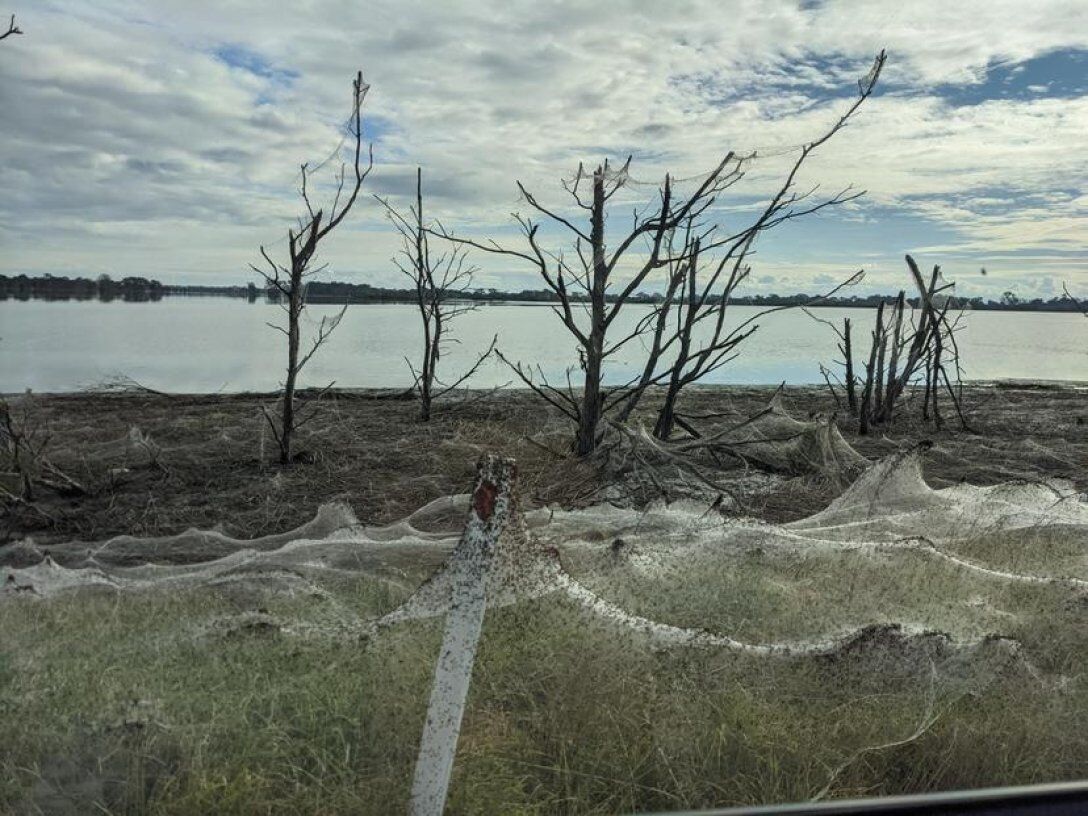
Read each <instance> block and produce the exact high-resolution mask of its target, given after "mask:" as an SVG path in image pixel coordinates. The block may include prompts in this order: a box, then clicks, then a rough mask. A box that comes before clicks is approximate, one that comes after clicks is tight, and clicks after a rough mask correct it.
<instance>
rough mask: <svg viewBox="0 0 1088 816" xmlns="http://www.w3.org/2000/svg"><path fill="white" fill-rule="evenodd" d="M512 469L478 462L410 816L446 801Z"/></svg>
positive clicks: (432, 812)
mask: <svg viewBox="0 0 1088 816" xmlns="http://www.w3.org/2000/svg"><path fill="white" fill-rule="evenodd" d="M513 475H514V463H513V461H512V460H509V459H500V458H498V457H496V456H487V457H484V458H483V459H481V460H480V463H479V465H478V476H477V481H476V489H475V490H474V491H473V494H472V509H471V510H470V511H469V519H468V525H467V526H466V528H465V532H464V534H463V535H462V536H461V540H460V541H459V542H458V544H457V546H456V547H455V548H454V551H453V557H452V559H451V562H452V563H451V564H450V577H451V579H452V586H451V588H450V610H449V614H448V616H447V618H446V631H445V635H444V636H443V638H442V650H441V651H440V652H439V655H438V663H437V665H436V666H435V671H434V686H433V687H432V688H431V701H430V705H429V706H428V708H427V722H426V723H425V724H424V726H423V737H422V739H421V740H420V745H419V756H418V758H417V759H416V770H415V778H414V779H413V780H412V799H411V804H410V806H409V812H410V813H411V816H442V811H443V810H444V808H445V806H446V793H447V791H448V790H449V785H450V775H451V773H452V772H453V759H454V755H455V754H456V752H457V738H458V736H459V735H460V733H461V719H462V717H463V716H464V713H465V700H466V698H467V697H468V687H469V682H470V681H471V679H472V664H473V661H474V660H475V658H476V646H477V644H478V643H479V639H480V630H481V628H482V627H483V622H484V612H485V610H486V608H487V578H488V574H489V573H490V570H491V562H492V559H493V557H494V554H495V548H496V546H497V544H498V539H499V535H500V534H501V532H502V529H503V527H504V526H505V524H506V521H507V518H508V516H509V512H510V510H511V507H512V503H511V493H512V490H513Z"/></svg>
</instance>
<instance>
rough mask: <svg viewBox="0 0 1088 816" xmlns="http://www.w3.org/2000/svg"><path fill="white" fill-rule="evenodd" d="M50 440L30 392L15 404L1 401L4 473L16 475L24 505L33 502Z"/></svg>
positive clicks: (0, 438) (0, 445) (10, 401)
mask: <svg viewBox="0 0 1088 816" xmlns="http://www.w3.org/2000/svg"><path fill="white" fill-rule="evenodd" d="M51 438H52V434H50V432H49V429H48V428H47V427H46V424H45V422H44V420H43V418H42V414H41V412H40V411H38V410H37V403H36V401H35V399H34V395H33V394H32V393H31V391H30V390H29V389H28V390H27V392H26V393H25V394H24V395H23V396H21V397H18V398H16V399H14V400H8V399H0V451H2V455H3V458H4V463H5V465H6V467H5V470H9V472H10V473H13V474H15V476H16V480H17V481H18V483H19V486H18V490H19V494H18V496H19V498H22V499H23V500H24V501H28V502H31V501H34V500H35V498H36V491H35V487H36V485H37V484H38V483H39V481H40V479H41V476H42V473H43V470H44V469H45V452H46V449H47V448H48V447H49V442H50V440H51ZM13 495H15V494H13Z"/></svg>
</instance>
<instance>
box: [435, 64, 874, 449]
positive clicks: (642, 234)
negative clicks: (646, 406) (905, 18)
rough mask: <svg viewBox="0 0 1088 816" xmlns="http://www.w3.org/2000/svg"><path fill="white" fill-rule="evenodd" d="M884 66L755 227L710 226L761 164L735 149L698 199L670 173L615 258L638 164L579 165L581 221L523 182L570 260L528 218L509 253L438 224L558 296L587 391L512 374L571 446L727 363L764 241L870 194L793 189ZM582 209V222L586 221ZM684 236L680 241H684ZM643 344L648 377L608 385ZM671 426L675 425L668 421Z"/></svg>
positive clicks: (571, 188) (519, 369) (576, 199)
mask: <svg viewBox="0 0 1088 816" xmlns="http://www.w3.org/2000/svg"><path fill="white" fill-rule="evenodd" d="M884 59H885V55H884V54H883V52H882V53H881V54H880V55H879V56H878V57H877V59H876V61H875V62H874V65H873V69H872V70H871V71H870V72H869V74H868V75H867V76H866V77H865V78H864V79H863V80H861V81H860V83H859V89H860V94H859V98H858V100H857V101H856V102H855V103H854V105H853V106H852V107H851V108H850V109H849V110H848V111H847V113H846V114H844V115H843V116H842V117H841V118H840V119H839V120H838V122H837V123H836V124H835V125H834V126H833V127H832V128H831V129H830V130H829V131H828V132H827V133H825V134H824V135H823V136H822V137H820V138H819V139H817V140H815V141H814V142H811V143H809V144H807V145H805V146H803V147H802V149H801V154H800V156H799V157H798V159H797V160H796V161H795V163H794V164H793V166H792V168H791V169H790V171H789V172H788V174H787V176H786V178H785V180H784V181H783V183H782V185H781V186H780V187H779V189H778V190H777V192H776V193H775V195H773V196H772V198H771V200H770V202H769V203H768V205H767V206H766V208H765V209H764V210H763V211H762V212H761V213H760V214H759V216H758V217H757V218H756V219H755V221H754V222H753V223H751V224H749V225H747V226H745V227H743V228H742V229H740V230H737V231H731V232H730V231H726V230H724V229H719V228H718V227H717V226H715V225H708V224H707V223H706V220H705V219H704V217H706V218H708V217H709V215H708V210H709V208H710V207H711V206H712V205H713V204H714V202H715V201H716V200H717V197H718V196H719V195H720V194H722V193H723V192H725V191H726V190H728V189H729V188H730V187H732V186H733V185H734V184H736V183H737V182H738V181H739V180H740V179H741V178H743V176H744V172H743V167H744V166H745V164H746V163H747V162H749V161H750V160H751V159H753V158H754V155H748V156H738V155H737V154H736V153H734V152H729V153H728V154H726V156H725V157H724V158H723V159H722V160H721V162H720V163H719V164H718V165H717V166H716V167H715V168H714V169H713V170H711V171H710V172H709V173H707V174H706V175H705V177H703V180H702V182H701V183H700V184H698V185H697V187H696V188H695V190H694V192H692V193H691V194H689V195H686V196H685V195H678V194H677V193H676V192H675V189H674V182H673V179H672V178H671V177H670V176H666V177H665V181H664V184H663V186H662V187H661V188H660V190H659V195H658V199H657V201H656V202H653V203H651V204H649V205H647V206H646V207H644V208H643V209H641V210H636V212H635V215H634V218H633V220H632V222H631V224H630V227H629V228H628V229H626V230H625V231H624V232H622V233H620V234H619V235H618V236H616V239H617V240H616V241H615V242H613V243H612V245H613V246H615V249H611V250H610V249H609V242H607V241H606V237H605V224H606V221H607V219H608V214H609V210H610V207H609V202H610V201H611V199H612V198H613V197H614V196H615V195H616V193H617V192H618V191H619V190H620V189H621V188H622V187H623V186H624V185H625V184H626V182H627V181H628V177H629V176H628V173H629V169H630V163H631V159H630V158H628V159H627V161H626V162H625V163H624V164H623V166H622V167H621V168H619V170H614V169H612V168H611V167H610V166H609V163H608V162H607V161H606V162H604V164H602V165H599V166H598V167H597V168H596V169H595V170H594V171H593V172H592V173H586V172H584V171H583V168H582V166H579V168H578V172H577V174H576V175H575V177H574V179H573V180H572V181H571V182H569V183H567V182H564V185H563V186H564V188H565V189H566V191H567V192H568V194H569V195H570V196H571V198H572V202H571V203H572V204H573V210H574V212H575V213H576V214H575V215H574V216H573V217H567V215H565V214H564V213H563V212H560V211H559V210H556V209H553V208H551V207H548V206H546V205H544V204H542V203H540V202H539V201H538V200H537V199H536V197H535V196H534V195H533V194H532V193H530V192H529V191H528V190H526V189H525V187H524V186H523V185H522V184H521V182H518V189H519V191H520V192H521V195H522V197H523V198H524V200H525V201H526V203H527V204H528V205H529V207H531V208H532V209H533V210H535V211H536V213H537V215H538V217H540V218H542V219H544V220H546V221H548V222H550V223H551V224H552V225H553V226H554V227H557V228H559V229H560V230H562V231H564V232H565V233H566V234H567V236H568V237H569V239H570V245H571V248H572V250H573V251H572V252H569V253H564V252H562V251H560V250H551V249H547V248H545V247H544V246H543V245H542V243H541V237H540V234H539V229H540V224H539V223H538V222H536V221H534V220H533V219H532V218H530V217H524V216H521V215H519V214H515V216H514V217H515V219H516V220H517V222H518V224H519V226H520V227H521V230H522V233H523V235H524V238H525V241H526V244H527V246H526V248H524V249H512V248H508V247H505V246H502V245H500V244H498V243H497V242H495V241H488V242H478V241H474V240H470V239H465V238H458V237H455V236H453V235H452V234H450V233H449V232H448V231H447V230H446V229H445V228H444V227H442V225H441V224H438V225H437V229H436V234H438V235H441V236H442V237H444V238H447V239H449V240H453V241H458V242H461V243H463V244H466V245H470V246H474V247H477V248H478V249H481V250H483V251H485V252H491V253H496V254H501V255H505V256H508V257H516V258H520V259H521V260H523V261H526V262H528V263H530V264H531V265H532V266H534V267H535V268H536V270H537V271H538V273H539V274H540V276H541V278H542V279H543V281H544V283H545V285H546V286H547V287H548V289H550V290H551V292H552V293H553V294H554V296H555V298H556V300H557V301H558V305H556V306H554V307H553V310H554V311H555V313H556V314H557V315H558V316H559V318H560V320H561V321H562V322H563V325H564V326H565V327H566V329H567V331H568V332H569V333H570V334H571V335H572V336H573V337H574V339H575V340H576V342H577V344H578V347H579V348H578V354H579V364H580V368H581V370H582V377H581V379H582V388H581V389H580V392H578V393H576V392H575V390H574V388H573V386H572V384H571V382H570V370H568V378H567V383H566V386H565V387H556V386H554V385H552V384H550V383H548V382H547V381H546V380H545V379H544V378H543V377H542V376H541V377H539V378H537V379H534V378H533V376H532V372H531V370H529V369H528V368H526V367H524V366H522V365H521V364H520V363H518V364H514V365H513V366H512V367H513V368H514V371H515V373H516V374H517V375H518V376H519V377H520V378H521V379H522V381H523V382H524V383H525V385H527V386H528V387H529V388H531V389H532V390H533V391H535V392H536V393H537V394H538V395H539V396H540V397H541V398H542V399H544V400H545V401H547V402H548V403H549V404H551V405H552V406H553V407H555V408H556V409H558V410H559V411H561V412H562V413H563V414H565V415H566V416H567V417H569V418H570V419H571V420H572V421H573V422H574V423H575V425H576V426H577V432H576V434H575V440H574V449H575V450H576V451H577V453H578V454H579V455H582V456H584V455H586V454H589V453H591V452H592V451H593V450H594V449H595V448H596V446H597V444H598V442H599V441H600V437H601V431H602V427H603V426H602V424H601V420H602V418H603V417H604V416H605V414H607V413H609V412H610V411H613V410H616V411H619V412H620V415H621V416H623V417H625V416H627V415H628V414H629V413H630V412H631V410H633V408H634V406H635V404H636V403H637V402H638V401H639V399H640V398H641V396H642V395H643V393H645V391H646V390H647V388H649V387H650V386H651V385H656V384H660V383H662V382H665V381H667V380H670V379H671V378H672V377H673V376H674V375H675V379H676V384H675V387H674V391H673V401H675V396H676V395H677V394H678V393H679V391H680V390H681V389H682V388H683V387H684V385H686V384H688V383H690V382H693V381H695V380H697V379H699V378H700V377H702V376H704V375H705V374H707V373H709V371H712V370H714V368H715V367H717V366H719V365H722V364H724V362H725V361H727V358H728V356H729V352H730V350H731V348H733V347H734V346H735V345H736V343H737V342H739V341H740V340H739V339H738V338H737V336H736V335H734V334H733V333H731V332H724V331H723V329H722V327H723V326H724V323H723V322H722V321H723V320H724V308H725V305H726V304H727V303H728V298H727V297H725V294H726V292H725V290H726V289H728V286H729V282H730V281H732V282H733V284H734V285H735V284H736V283H738V282H739V281H740V280H741V279H743V276H744V274H746V271H745V270H746V266H745V264H744V260H745V258H746V257H747V256H748V254H749V253H750V251H751V249H752V246H753V245H754V243H755V241H756V238H757V237H758V236H759V235H760V234H762V233H763V232H765V231H767V230H769V229H771V228H773V227H775V226H777V225H779V224H782V223H784V222H786V221H789V220H792V219H794V218H798V217H800V216H802V215H806V214H809V213H812V212H815V211H817V210H819V209H822V208H824V207H827V206H830V205H832V204H836V203H842V202H845V201H849V200H852V199H854V198H857V197H858V196H860V195H862V193H860V192H857V193H853V192H851V191H850V189H849V188H848V189H847V190H845V191H843V192H842V193H840V194H838V195H837V196H834V197H832V199H828V200H826V201H822V202H819V203H814V204H810V203H809V202H808V199H809V198H810V197H811V196H812V195H813V194H814V193H815V188H813V189H812V190H809V191H807V192H797V191H796V190H795V189H794V181H795V178H796V176H797V173H798V171H799V170H800V168H801V166H802V165H803V164H804V162H805V160H806V159H807V157H808V156H809V155H810V154H811V153H812V151H814V150H815V149H816V148H817V147H819V146H820V145H821V144H823V143H824V142H826V141H827V140H828V139H829V138H831V136H832V135H834V134H835V133H836V132H837V131H838V130H839V129H840V128H841V127H843V125H844V124H845V123H846V121H847V120H848V119H849V117H850V116H851V115H853V113H854V111H856V110H857V108H858V106H859V105H860V104H861V102H863V101H864V100H865V99H866V98H867V97H868V96H869V95H870V94H871V93H872V90H873V87H874V86H875V84H876V80H877V77H878V76H879V74H880V71H881V69H882V67H883V65H884ZM584 183H588V189H585V188H584V187H583V184H584ZM578 210H581V211H582V213H581V214H578V212H577V211H578ZM582 219H584V220H582ZM681 235H682V236H683V237H682V238H678V236H681ZM716 252H722V253H724V257H723V258H719V259H718V262H717V264H716V265H715V266H713V267H711V268H712V269H713V270H714V271H712V272H711V273H710V274H709V275H707V276H706V277H704V278H702V279H700V278H699V277H698V276H699V263H700V260H701V258H702V257H703V256H704V255H705V256H706V257H712V256H713V253H716ZM621 270H626V271H627V275H626V276H625V277H626V280H624V281H623V282H622V283H617V279H618V278H619V277H620V275H621ZM659 270H666V272H667V280H666V295H667V296H666V298H665V299H664V301H663V302H662V303H661V305H660V306H659V307H658V308H657V309H656V310H655V312H653V313H651V315H649V316H648V317H646V318H644V319H642V320H640V321H638V323H637V324H636V326H635V328H634V329H633V330H631V331H629V332H627V333H626V334H624V335H622V336H621V337H619V338H616V337H615V332H614V331H612V332H610V329H611V328H612V327H613V325H614V323H615V321H616V318H617V317H618V315H619V314H620V313H621V312H622V310H623V307H624V306H625V305H626V304H627V303H628V302H629V301H630V299H631V297H632V295H634V294H635V293H636V292H637V291H638V290H639V289H640V288H641V287H642V286H643V285H645V284H647V283H649V282H651V275H653V274H654V273H655V272H658V271H659ZM610 289H613V290H614V292H610V291H609V290H610ZM714 296H717V297H716V298H715V297H714ZM675 298H680V300H681V301H684V300H686V302H687V304H688V307H687V308H688V310H689V312H690V315H691V316H690V317H688V318H685V317H684V315H683V314H681V317H680V321H679V323H678V324H677V328H676V329H670V328H669V326H670V325H671V321H670V319H669V318H670V315H671V314H676V313H679V311H678V312H676V313H674V312H673V311H672V304H673V301H674V299H675ZM583 309H584V314H583V313H582V312H583ZM576 313H577V314H576ZM708 319H709V320H714V321H715V325H717V326H718V327H719V328H718V333H717V334H716V335H715V338H714V340H713V341H712V342H711V343H710V344H709V345H707V344H700V345H698V346H696V345H694V343H693V342H692V335H691V334H690V332H691V330H692V329H693V328H694V326H695V325H697V324H699V323H701V322H702V321H704V320H708ZM685 327H686V328H685ZM646 335H651V336H652V338H653V340H652V346H651V349H650V351H649V355H648V360H647V364H646V366H645V367H644V368H643V372H642V374H641V375H640V377H638V378H637V379H636V380H634V381H632V382H630V383H627V384H625V385H622V386H619V387H616V388H606V387H605V386H604V382H603V367H604V364H605V362H606V361H607V360H608V359H609V358H610V357H611V356H613V355H614V354H616V353H617V352H618V351H619V350H620V349H621V348H623V347H624V346H625V345H627V344H628V343H630V342H631V341H633V340H635V339H636V338H641V337H644V336H646ZM740 339H743V337H741V338H740ZM670 350H672V351H677V350H678V351H679V355H678V356H677V357H675V358H671V359H672V360H673V362H672V363H670V364H666V365H664V367H661V366H659V365H658V363H659V362H660V361H661V360H664V359H666V357H665V354H666V352H670V354H671V353H672V352H671V351H670ZM503 359H505V358H503ZM662 423H663V424H669V422H668V420H667V419H666V420H662Z"/></svg>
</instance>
